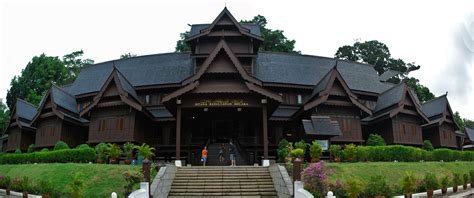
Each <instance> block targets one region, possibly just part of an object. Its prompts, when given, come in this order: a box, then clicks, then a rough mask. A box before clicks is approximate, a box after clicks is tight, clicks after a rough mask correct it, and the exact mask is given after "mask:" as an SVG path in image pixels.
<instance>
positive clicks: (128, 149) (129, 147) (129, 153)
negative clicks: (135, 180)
mask: <svg viewBox="0 0 474 198" xmlns="http://www.w3.org/2000/svg"><path fill="white" fill-rule="evenodd" d="M134 148H135V144H133V143H130V142H127V143H125V144H124V145H123V154H125V156H126V157H127V158H128V159H132V158H133V149H134Z"/></svg>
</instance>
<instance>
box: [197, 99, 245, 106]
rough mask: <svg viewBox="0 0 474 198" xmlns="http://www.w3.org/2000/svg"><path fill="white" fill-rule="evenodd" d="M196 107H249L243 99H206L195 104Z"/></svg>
mask: <svg viewBox="0 0 474 198" xmlns="http://www.w3.org/2000/svg"><path fill="white" fill-rule="evenodd" d="M194 106H196V107H236V106H249V104H248V103H247V102H245V101H244V100H242V99H206V100H199V101H197V102H195V103H194Z"/></svg>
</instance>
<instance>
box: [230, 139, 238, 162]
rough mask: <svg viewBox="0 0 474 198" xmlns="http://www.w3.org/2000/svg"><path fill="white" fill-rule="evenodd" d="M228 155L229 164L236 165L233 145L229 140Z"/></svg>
mask: <svg viewBox="0 0 474 198" xmlns="http://www.w3.org/2000/svg"><path fill="white" fill-rule="evenodd" d="M229 155H230V166H237V165H236V164H235V145H234V144H233V143H232V142H230V145H229Z"/></svg>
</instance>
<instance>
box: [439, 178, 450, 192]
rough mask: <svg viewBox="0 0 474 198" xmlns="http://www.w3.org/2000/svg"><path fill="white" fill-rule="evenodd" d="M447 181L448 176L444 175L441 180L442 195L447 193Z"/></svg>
mask: <svg viewBox="0 0 474 198" xmlns="http://www.w3.org/2000/svg"><path fill="white" fill-rule="evenodd" d="M449 181H450V179H449V175H445V176H443V177H442V178H441V192H442V193H443V195H444V194H446V193H448V186H449Z"/></svg>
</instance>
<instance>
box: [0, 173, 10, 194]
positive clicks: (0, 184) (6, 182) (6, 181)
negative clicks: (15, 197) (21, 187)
mask: <svg viewBox="0 0 474 198" xmlns="http://www.w3.org/2000/svg"><path fill="white" fill-rule="evenodd" d="M11 187H12V180H11V178H10V177H9V176H0V188H3V189H5V191H6V194H7V195H10V188H11Z"/></svg>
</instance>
